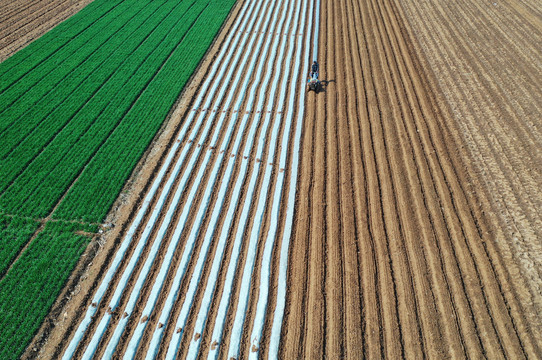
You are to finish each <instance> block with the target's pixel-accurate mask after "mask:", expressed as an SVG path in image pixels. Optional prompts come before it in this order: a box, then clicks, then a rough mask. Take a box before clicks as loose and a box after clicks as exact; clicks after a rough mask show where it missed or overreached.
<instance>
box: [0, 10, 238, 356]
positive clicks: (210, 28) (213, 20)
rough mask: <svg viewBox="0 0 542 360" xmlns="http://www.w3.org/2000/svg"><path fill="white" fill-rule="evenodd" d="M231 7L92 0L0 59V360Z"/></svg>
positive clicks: (58, 279)
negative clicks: (65, 19) (21, 47)
mask: <svg viewBox="0 0 542 360" xmlns="http://www.w3.org/2000/svg"><path fill="white" fill-rule="evenodd" d="M234 3H235V1H234V0H227V1H224V0H175V1H172V0H152V1H151V0H95V1H94V2H92V3H91V4H90V5H88V6H87V7H86V8H84V9H83V10H82V11H80V12H79V13H78V14H77V15H75V16H73V17H71V18H70V19H68V20H67V21H65V22H63V23H62V24H60V25H58V26H57V27H56V28H54V29H53V30H51V31H49V32H48V33H47V34H45V35H44V36H43V37H41V38H40V39H38V40H37V41H35V42H33V43H32V44H30V45H29V46H27V47H26V48H24V49H22V50H21V51H19V52H18V53H16V54H15V55H14V56H12V57H10V58H9V59H7V60H6V61H4V62H3V63H1V64H0V139H1V141H2V146H1V147H0V174H1V176H0V236H1V239H0V244H1V248H2V253H1V254H0V276H1V277H0V304H1V308H0V318H1V320H0V321H1V322H2V324H1V327H0V339H1V341H0V358H1V359H9V358H18V357H19V356H20V355H21V354H22V352H23V351H24V349H25V347H26V346H27V345H28V343H29V341H30V340H31V339H32V337H33V336H34V334H35V333H36V331H37V330H38V329H39V326H40V324H41V322H42V321H43V318H44V317H45V315H46V314H47V312H48V311H49V309H50V307H51V306H52V304H53V302H54V300H55V298H56V297H57V296H58V293H59V292H60V290H61V289H62V287H63V285H64V284H65V283H66V281H67V278H68V276H69V274H70V272H71V271H72V270H73V268H74V266H75V264H76V263H77V261H78V258H79V256H80V254H81V253H82V252H83V251H84V249H85V247H86V245H87V244H88V241H89V239H88V238H87V237H85V236H83V235H78V234H77V233H76V231H77V230H85V231H87V232H88V231H89V230H93V231H96V229H97V226H96V225H97V224H100V223H101V222H103V220H104V218H105V216H106V214H107V212H108V211H109V209H110V208H111V206H112V204H113V202H114V201H115V199H116V198H117V196H118V194H119V192H120V190H121V189H122V187H123V185H124V183H125V182H126V180H127V179H128V177H129V176H130V174H131V172H132V171H133V169H134V167H135V165H136V164H137V162H138V160H139V159H140V158H141V156H142V154H143V153H144V151H145V149H146V148H147V147H148V145H149V143H150V142H151V140H152V139H153V137H154V136H155V134H156V132H157V131H158V129H159V128H160V126H161V125H162V123H163V122H164V120H165V118H166V116H167V114H168V112H169V111H170V109H171V107H172V106H173V104H174V102H175V101H176V99H177V98H178V96H179V94H180V93H181V91H182V89H183V87H184V86H185V84H186V82H187V80H188V79H189V78H190V76H191V75H192V73H193V72H194V70H195V68H196V67H197V65H198V64H199V62H200V61H201V59H202V57H203V55H204V54H205V52H206V51H207V49H208V47H209V46H210V44H211V43H212V41H213V39H214V37H215V36H216V34H217V32H218V30H219V29H220V27H221V26H222V23H223V22H224V20H225V18H226V16H227V15H228V13H229V12H230V11H231V8H232V6H233V5H234Z"/></svg>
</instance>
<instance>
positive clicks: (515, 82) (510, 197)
mask: <svg viewBox="0 0 542 360" xmlns="http://www.w3.org/2000/svg"><path fill="white" fill-rule="evenodd" d="M458 6H459V5H458ZM521 6H522V5H520V4H516V3H514V4H512V3H510V4H508V3H504V4H499V7H498V8H497V9H496V10H495V11H498V12H499V15H500V14H501V13H502V15H500V16H501V17H500V19H501V20H500V22H499V24H500V27H499V28H492V27H491V28H490V29H489V30H490V31H491V37H492V38H494V39H496V40H500V44H501V45H499V46H494V43H493V42H489V43H488V41H487V37H486V39H485V40H482V35H480V36H478V31H475V32H473V31H471V30H472V29H473V28H474V26H475V25H474V24H473V23H472V20H470V18H471V17H472V16H471V15H470V14H477V17H478V18H481V19H484V18H486V19H487V21H486V20H481V21H483V22H484V23H486V24H491V20H492V17H491V16H490V15H488V13H489V12H488V11H487V10H486V11H484V9H482V8H481V7H480V6H478V8H476V5H475V4H463V6H460V9H457V10H458V11H459V12H456V8H455V6H453V5H451V4H446V8H445V9H442V10H441V9H440V8H439V7H437V6H435V5H434V4H430V6H427V7H425V8H423V9H420V8H418V7H417V6H403V7H404V8H405V11H406V13H407V14H409V18H410V19H413V20H414V19H416V18H418V17H419V21H418V20H416V21H412V27H413V31H414V32H415V34H416V36H417V37H418V39H419V41H420V44H421V45H422V46H423V49H424V51H425V52H427V53H429V54H430V53H437V52H441V53H442V54H443V55H442V58H447V59H448V60H447V61H445V62H435V60H433V58H432V57H431V56H429V57H428V60H429V61H430V62H431V64H432V65H433V67H434V68H435V69H436V74H437V79H438V81H439V84H440V86H441V87H442V90H443V92H444V94H445V99H446V101H447V102H448V103H449V104H450V105H451V108H452V111H453V112H452V115H453V116H455V117H456V118H457V119H459V121H458V122H457V123H458V126H459V130H460V131H457V132H458V133H460V134H461V135H460V136H461V140H460V141H465V143H466V145H467V149H468V151H469V152H470V154H471V156H473V158H475V159H477V161H475V162H474V167H475V170H476V171H477V173H478V174H479V178H480V179H481V181H482V183H484V184H485V185H487V187H488V189H490V190H489V198H490V201H491V202H492V204H493V205H492V206H493V208H494V211H491V212H489V214H490V216H491V217H492V222H493V223H495V224H499V225H498V231H497V232H496V234H495V236H496V237H498V238H499V239H501V240H500V241H499V246H498V251H499V252H500V253H502V254H503V256H504V259H505V261H507V267H508V269H509V270H508V271H510V272H511V273H513V274H515V275H514V276H515V277H517V278H518V280H519V279H521V278H524V279H525V280H521V281H526V283H528V285H519V286H517V287H516V288H517V290H516V291H519V292H520V294H521V296H520V297H521V298H522V299H524V300H522V302H523V304H524V305H527V306H528V307H529V308H531V310H529V312H530V313H533V312H538V311H537V310H534V308H539V307H540V301H539V300H538V299H540V289H541V287H540V280H539V279H540V273H539V269H540V266H537V265H535V264H536V263H538V260H537V259H539V256H537V255H536V254H538V253H540V246H539V245H540V244H539V242H538V241H537V240H535V239H538V238H539V237H540V234H539V230H540V229H541V227H540V224H541V223H540V211H539V209H540V206H539V205H540V204H539V203H540V196H539V190H538V189H539V188H540V184H539V179H540V176H539V171H538V170H536V169H539V163H540V159H539V156H538V154H539V153H540V152H539V151H538V150H537V149H539V140H540V132H539V128H540V127H539V126H538V123H539V117H540V116H539V114H540V101H538V100H537V99H539V98H540V90H539V89H538V88H536V89H535V88H533V87H531V86H530V84H531V83H532V81H537V79H539V77H540V76H539V74H540V70H539V67H540V66H539V65H540V64H539V62H538V60H534V61H522V59H524V58H522V57H521V56H518V52H519V51H520V50H517V48H516V47H515V43H516V39H517V40H519V41H521V42H522V43H523V44H524V45H523V46H522V48H521V52H522V53H524V54H529V53H537V52H539V51H538V48H537V45H535V44H536V43H537V42H539V39H540V32H541V29H540V26H534V27H533V28H532V29H531V31H530V32H525V31H524V26H522V25H519V24H522V23H524V22H525V21H526V20H527V18H529V17H530V16H531V15H532V14H533V13H532V12H529V13H527V12H525V11H515V12H514V9H518V8H521ZM460 12H461V15H458V16H457V17H455V18H452V19H450V16H449V14H454V13H458V14H460ZM492 12H493V11H492ZM433 19H438V21H433ZM439 21H443V24H446V25H444V26H442V27H441V26H437V25H436V24H438V23H439ZM452 22H453V24H454V26H453V27H452V26H451V23H452ZM533 25H535V23H533ZM452 29H453V30H452ZM454 30H455V31H454ZM465 32H468V33H469V34H471V37H473V38H474V39H475V41H470V42H466V41H465V40H463V39H462V36H461V34H462V33H465ZM434 34H439V35H440V38H437V37H435V36H434ZM537 39H538V40H537ZM443 44H444V45H445V46H443ZM491 46H493V47H494V48H493V51H495V52H498V55H496V56H488V53H489V54H490V52H489V51H487V50H486V49H487V48H490V47H491ZM452 54H454V55H452ZM456 54H461V56H457V55H456ZM452 73H453V74H461V76H460V77H458V78H454V77H453V76H450V74H452ZM525 74H529V75H525ZM526 76H527V77H529V79H530V80H526V81H523V80H522V79H523V78H525V77H526ZM520 94H521V95H520ZM454 130H455V129H454ZM489 251H495V249H493V250H491V248H489ZM520 259H521V260H520ZM518 266H519V268H518ZM496 271H499V270H498V269H497V270H496ZM510 304H511V302H510ZM510 306H511V307H513V308H515V305H510ZM530 321H531V322H532V323H537V325H536V326H537V327H540V320H539V319H537V317H536V316H532V315H531V316H530Z"/></svg>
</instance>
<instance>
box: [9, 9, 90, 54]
mask: <svg viewBox="0 0 542 360" xmlns="http://www.w3.org/2000/svg"><path fill="white" fill-rule="evenodd" d="M91 2H92V0H77V1H74V0H43V1H36V0H2V1H0V61H4V60H5V59H7V58H8V57H10V56H11V55H13V54H14V53H15V52H17V51H18V50H20V49H22V48H23V47H25V46H26V45H28V44H30V43H31V42H32V41H34V40H35V39H37V38H39V37H40V36H41V35H43V34H45V33H46V32H47V31H49V30H51V29H52V28H53V27H55V26H56V25H58V24H59V23H61V22H62V21H64V20H66V19H67V18H69V17H70V16H72V15H74V14H75V13H77V12H78V11H79V10H81V9H82V8H84V7H85V6H86V5H88V4H89V3H91Z"/></svg>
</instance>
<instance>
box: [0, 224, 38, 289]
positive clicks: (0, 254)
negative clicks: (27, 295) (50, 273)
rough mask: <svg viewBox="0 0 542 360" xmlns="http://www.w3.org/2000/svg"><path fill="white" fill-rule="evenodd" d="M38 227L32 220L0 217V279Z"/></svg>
mask: <svg viewBox="0 0 542 360" xmlns="http://www.w3.org/2000/svg"><path fill="white" fill-rule="evenodd" d="M38 227H39V223H38V222H37V221H34V220H32V219H26V218H20V217H17V216H13V217H12V216H5V215H0V278H1V277H2V276H4V274H5V273H6V271H7V269H8V267H9V265H10V264H11V263H12V262H13V260H15V257H16V256H17V254H18V253H19V252H20V251H21V249H22V248H23V247H24V246H25V245H26V244H27V243H28V241H29V240H30V238H31V237H32V235H33V234H34V233H35V232H36V230H37V229H38Z"/></svg>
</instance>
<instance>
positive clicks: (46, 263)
mask: <svg viewBox="0 0 542 360" xmlns="http://www.w3.org/2000/svg"><path fill="white" fill-rule="evenodd" d="M77 230H83V231H95V230H96V229H95V227H89V226H81V225H79V224H70V223H63V222H49V223H47V224H46V226H45V228H44V230H43V231H41V232H40V233H39V235H38V236H37V237H36V239H35V240H34V241H32V243H31V244H30V246H29V247H28V249H27V250H26V251H25V252H24V253H23V254H22V255H21V257H20V258H19V260H18V261H17V262H16V263H15V264H13V266H12V268H11V269H10V271H9V272H8V273H7V274H6V276H5V277H4V278H3V279H2V280H1V281H0V359H17V358H19V357H20V356H21V354H22V352H23V351H24V349H25V348H26V346H27V344H28V343H29V342H30V340H31V339H32V337H33V336H34V334H35V333H36V332H37V330H38V329H39V327H40V325H41V323H42V322H43V319H44V318H45V316H46V315H47V313H48V312H49V310H50V308H51V306H52V305H53V303H54V301H55V299H56V298H57V296H58V294H59V292H60V291H61V290H62V288H63V286H64V284H65V283H66V281H67V279H68V276H69V274H70V273H71V271H72V270H73V268H74V267H75V265H76V264H77V261H78V259H79V257H80V255H81V253H82V252H83V251H84V249H85V247H86V245H87V243H88V238H87V237H85V236H83V235H78V234H76V233H75V231H77Z"/></svg>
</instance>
